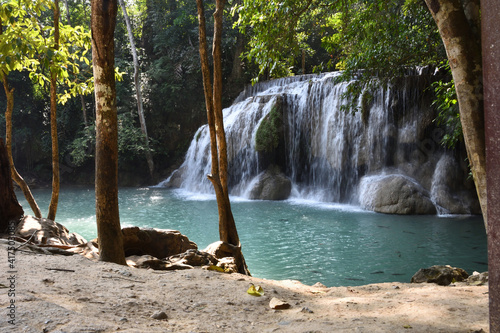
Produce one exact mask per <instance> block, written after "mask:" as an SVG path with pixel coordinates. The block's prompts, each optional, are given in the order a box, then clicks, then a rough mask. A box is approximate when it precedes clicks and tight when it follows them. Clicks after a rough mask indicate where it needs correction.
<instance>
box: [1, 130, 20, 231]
mask: <svg viewBox="0 0 500 333" xmlns="http://www.w3.org/2000/svg"><path fill="white" fill-rule="evenodd" d="M10 174H11V172H10V164H9V156H8V154H7V148H6V147H5V144H4V142H3V139H2V138H0V233H2V232H4V231H5V230H7V229H10V230H9V231H11V230H12V227H11V226H12V225H11V221H14V220H17V221H19V220H20V218H21V217H22V216H23V215H24V211H23V208H22V207H21V205H20V204H19V202H17V198H16V194H15V193H14V188H13V185H12V177H11V175H10ZM16 225H17V222H16V223H15V224H14V226H16Z"/></svg>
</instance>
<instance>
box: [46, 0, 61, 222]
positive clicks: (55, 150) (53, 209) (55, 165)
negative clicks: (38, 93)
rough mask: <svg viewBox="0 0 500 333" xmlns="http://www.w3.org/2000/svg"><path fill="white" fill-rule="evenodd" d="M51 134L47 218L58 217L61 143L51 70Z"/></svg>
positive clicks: (56, 34) (56, 13)
mask: <svg viewBox="0 0 500 333" xmlns="http://www.w3.org/2000/svg"><path fill="white" fill-rule="evenodd" d="M58 49H59V0H54V50H55V51H57V50H58ZM50 136H51V139H52V196H51V198H50V205H49V213H48V214H47V218H48V219H49V220H52V221H54V220H55V219H56V213H57V204H58V202H59V184H60V178H59V143H58V142H57V141H58V138H57V73H56V71H55V70H54V69H51V70H50Z"/></svg>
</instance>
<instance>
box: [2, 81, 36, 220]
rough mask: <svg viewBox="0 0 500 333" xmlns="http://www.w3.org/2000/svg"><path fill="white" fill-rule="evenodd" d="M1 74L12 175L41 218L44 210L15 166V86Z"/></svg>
mask: <svg viewBox="0 0 500 333" xmlns="http://www.w3.org/2000/svg"><path fill="white" fill-rule="evenodd" d="M0 74H1V76H2V82H3V87H4V90H5V95H6V97H7V108H6V109H5V145H6V147H7V156H8V158H9V164H10V171H11V176H12V179H14V181H15V182H16V183H17V185H19V187H20V188H21V190H22V191H23V194H24V197H25V198H26V201H28V204H29V205H30V207H31V210H32V211H33V214H35V216H36V217H38V218H41V217H42V212H41V211H40V208H39V207H38V205H37V203H36V201H35V198H34V197H33V194H32V193H31V190H30V188H29V186H28V184H26V182H25V181H24V179H23V177H21V175H20V174H19V172H17V170H16V167H15V166H14V159H13V157H12V112H13V111H14V88H10V86H9V81H8V80H7V76H6V75H5V74H4V73H0Z"/></svg>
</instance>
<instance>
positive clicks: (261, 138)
mask: <svg viewBox="0 0 500 333" xmlns="http://www.w3.org/2000/svg"><path fill="white" fill-rule="evenodd" d="M282 133H283V112H282V103H281V99H277V100H276V102H275V103H274V105H273V106H272V108H271V111H270V112H269V113H268V114H267V115H266V116H265V117H264V119H263V120H262V121H261V123H260V125H259V128H258V129H257V133H256V134H255V150H256V151H258V152H266V153H268V152H272V151H273V150H275V149H276V148H278V145H279V142H280V137H281V135H282Z"/></svg>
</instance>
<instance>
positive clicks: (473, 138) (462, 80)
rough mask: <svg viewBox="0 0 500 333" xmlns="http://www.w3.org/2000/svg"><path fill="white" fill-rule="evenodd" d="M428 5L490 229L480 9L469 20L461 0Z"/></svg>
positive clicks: (430, 1)
mask: <svg viewBox="0 0 500 333" xmlns="http://www.w3.org/2000/svg"><path fill="white" fill-rule="evenodd" d="M425 2H426V3H427V6H428V7H429V10H430V11H431V13H432V16H433V18H434V21H435V22H436V24H437V26H438V29H439V33H440V35H441V38H442V39H443V43H444V46H445V49H446V53H447V56H448V61H449V63H450V68H451V73H452V75H453V80H454V81H455V89H456V91H457V99H458V104H459V109H460V120H461V122H462V130H463V133H464V140H465V146H466V148H467V156H468V158H469V163H470V166H471V170H472V175H473V177H474V182H475V184H476V191H477V194H478V197H479V202H480V204H481V210H482V212H483V218H484V224H485V227H486V230H488V227H487V226H488V218H487V198H486V153H485V136H484V111H483V83H482V59H481V44H480V40H479V39H478V37H477V34H476V33H475V32H474V30H477V29H475V27H474V23H473V22H474V20H476V21H477V19H476V18H475V16H476V15H475V14H474V13H475V12H476V10H474V9H472V10H471V8H470V7H469V9H468V10H467V12H468V13H469V14H468V15H469V16H470V19H471V20H470V21H469V20H468V17H467V16H466V14H465V10H464V8H463V7H462V4H461V2H460V0H425ZM466 2H467V3H469V4H473V3H475V2H477V1H466Z"/></svg>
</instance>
